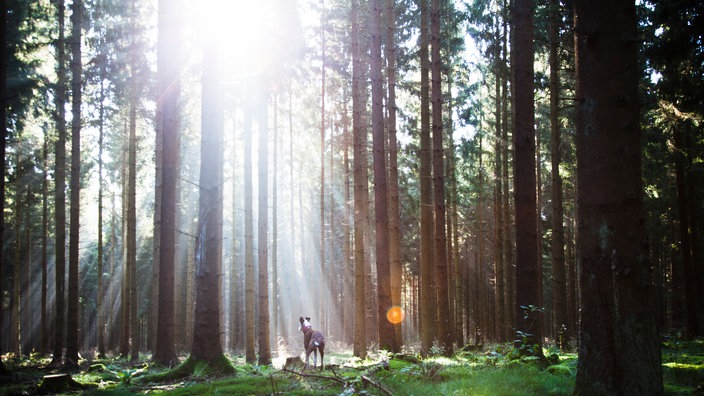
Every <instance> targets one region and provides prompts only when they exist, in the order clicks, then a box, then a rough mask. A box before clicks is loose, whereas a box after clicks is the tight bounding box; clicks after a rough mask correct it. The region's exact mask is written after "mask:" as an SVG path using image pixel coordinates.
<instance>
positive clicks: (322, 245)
mask: <svg viewBox="0 0 704 396" xmlns="http://www.w3.org/2000/svg"><path fill="white" fill-rule="evenodd" d="M320 18H321V20H320V39H321V44H320V46H321V52H322V53H321V55H320V58H321V72H320V219H319V221H320V246H319V248H320V250H319V252H318V254H319V255H318V260H319V264H320V280H319V281H318V282H319V284H320V285H321V286H322V285H323V284H327V280H326V279H324V278H325V275H324V274H325V273H326V271H325V21H326V16H325V0H322V6H321V13H320ZM330 155H332V153H330ZM330 207H331V210H332V205H331V206H330ZM317 292H318V295H317V296H316V297H315V299H316V300H317V301H316V303H317V308H318V316H319V320H320V323H321V324H323V323H325V304H324V303H323V301H324V300H325V299H324V298H323V287H320V288H318V289H317ZM315 306H316V304H314V305H313V308H315Z"/></svg>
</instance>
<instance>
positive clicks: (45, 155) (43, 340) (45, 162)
mask: <svg viewBox="0 0 704 396" xmlns="http://www.w3.org/2000/svg"><path fill="white" fill-rule="evenodd" d="M0 12H2V11H0ZM1 42H2V41H0V43H1ZM0 92H1V91H0ZM0 95H2V94H1V93H0ZM0 128H2V126H1V125H0ZM3 158H4V156H3ZM0 175H2V173H0ZM0 177H3V178H4V176H0ZM0 188H2V189H4V186H2V185H0ZM3 194H4V193H3ZM1 199H3V198H2V197H0V200H1ZM2 208H3V206H0V211H2V210H3V209H2ZM0 217H2V216H0ZM0 240H3V239H2V235H0ZM48 249H49V134H48V131H47V130H44V147H43V149H42V258H41V260H42V262H41V266H42V292H41V293H42V296H41V317H40V324H39V326H40V334H39V340H40V341H39V352H41V353H48V352H49V331H48V328H47V326H48V325H49V323H48V322H49V316H48V308H47V302H48V301H47V300H48V297H49V294H48V283H49V282H48V281H49V279H48V277H49V268H48V261H49V252H48ZM1 267H2V265H1V264H0V271H2V268H1ZM0 284H2V277H1V276H0ZM0 326H2V321H0ZM1 336H2V334H1V332H0V337H1ZM1 371H2V369H1V366H0V372H1Z"/></svg>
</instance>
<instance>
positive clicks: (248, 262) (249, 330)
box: [243, 105, 257, 363]
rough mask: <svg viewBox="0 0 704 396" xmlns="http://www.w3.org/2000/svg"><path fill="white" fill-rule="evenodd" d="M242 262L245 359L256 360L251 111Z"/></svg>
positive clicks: (247, 110) (246, 113) (246, 146)
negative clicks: (243, 269) (243, 264)
mask: <svg viewBox="0 0 704 396" xmlns="http://www.w3.org/2000/svg"><path fill="white" fill-rule="evenodd" d="M243 132H244V241H245V242H244V256H245V258H244V262H245V280H244V282H245V297H244V299H245V304H244V306H245V358H246V360H247V363H254V362H255V361H256V360H257V356H256V352H255V350H254V341H255V334H254V304H255V301H254V297H255V295H254V294H255V293H254V286H255V285H254V214H253V209H252V208H253V203H252V199H253V198H252V189H253V186H252V111H251V106H249V105H245V109H244V131H243Z"/></svg>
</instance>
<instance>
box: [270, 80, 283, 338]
mask: <svg viewBox="0 0 704 396" xmlns="http://www.w3.org/2000/svg"><path fill="white" fill-rule="evenodd" d="M273 99H274V103H273V105H274V109H273V113H274V120H273V125H272V128H271V129H272V134H273V137H272V140H273V151H272V152H273V153H274V156H273V158H272V167H273V169H274V172H273V174H272V181H271V189H272V191H271V298H270V300H271V301H272V302H271V304H270V305H271V314H272V317H273V323H272V324H271V328H272V329H273V334H272V337H270V339H271V340H273V341H274V345H276V342H277V340H278V334H279V319H280V318H279V315H281V314H282V313H283V311H282V310H281V309H280V308H281V299H280V296H279V294H280V291H279V264H278V257H279V218H278V216H279V190H278V188H279V172H278V171H279V166H278V165H279V124H278V122H279V117H278V115H279V100H278V94H277V93H274V98H273Z"/></svg>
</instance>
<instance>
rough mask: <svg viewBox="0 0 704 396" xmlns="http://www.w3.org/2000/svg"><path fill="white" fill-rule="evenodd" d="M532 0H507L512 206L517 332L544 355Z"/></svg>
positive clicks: (526, 348) (528, 349)
mask: <svg viewBox="0 0 704 396" xmlns="http://www.w3.org/2000/svg"><path fill="white" fill-rule="evenodd" d="M533 9H534V5H533V0H516V1H514V2H513V3H512V5H511V20H512V22H513V25H512V29H511V71H512V83H511V86H512V89H513V95H512V99H513V102H512V108H513V117H512V120H513V147H514V154H513V155H514V167H513V171H514V183H515V192H514V196H515V198H514V199H515V210H516V257H520V260H517V262H516V275H515V277H516V307H514V310H515V311H514V312H515V321H516V332H518V333H519V334H518V340H519V345H517V346H518V347H520V348H521V349H522V351H523V352H524V353H528V354H536V355H539V356H542V316H543V315H542V312H541V311H540V310H541V309H542V308H543V304H542V270H541V267H540V261H539V260H538V235H537V207H536V163H535V127H534V124H535V115H534V110H533V108H534V96H533V90H534V89H533V78H534V77H533Z"/></svg>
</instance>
